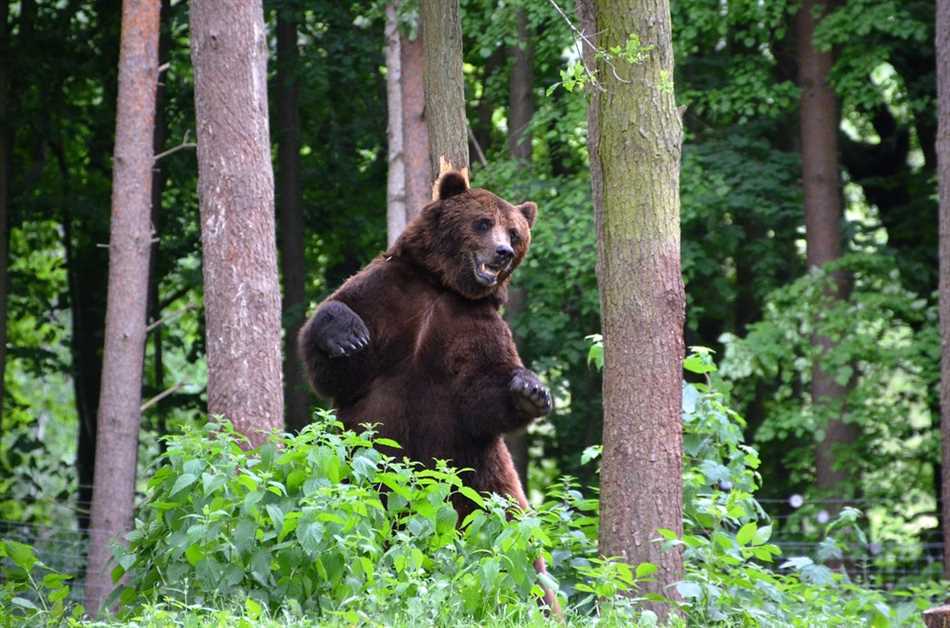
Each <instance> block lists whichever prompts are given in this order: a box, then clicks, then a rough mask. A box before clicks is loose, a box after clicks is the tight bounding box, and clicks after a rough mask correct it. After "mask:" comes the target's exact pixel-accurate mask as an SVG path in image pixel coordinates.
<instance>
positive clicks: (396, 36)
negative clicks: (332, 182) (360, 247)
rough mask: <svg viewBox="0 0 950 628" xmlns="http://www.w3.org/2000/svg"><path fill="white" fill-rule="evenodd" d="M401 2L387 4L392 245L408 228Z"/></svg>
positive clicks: (389, 228)
mask: <svg viewBox="0 0 950 628" xmlns="http://www.w3.org/2000/svg"><path fill="white" fill-rule="evenodd" d="M397 7H398V3H392V2H391V3H389V4H387V5H386V115H387V118H388V120H389V123H388V124H387V127H386V140H387V147H388V151H389V154H388V157H387V161H388V162H389V164H388V165H389V169H388V171H387V173H386V240H387V242H388V244H389V245H390V246H392V244H393V243H394V242H395V241H396V238H398V237H399V234H400V233H402V230H403V229H405V228H406V218H407V216H406V159H405V150H404V148H403V142H404V133H403V120H404V119H405V114H404V113H403V106H402V100H403V96H402V84H403V79H402V45H401V39H402V37H401V36H400V33H399V18H398V16H397V10H398V8H397Z"/></svg>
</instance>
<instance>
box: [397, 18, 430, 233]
mask: <svg viewBox="0 0 950 628" xmlns="http://www.w3.org/2000/svg"><path fill="white" fill-rule="evenodd" d="M399 51H400V57H401V61H400V69H401V74H402V115H403V122H402V132H403V145H402V148H403V155H404V167H405V170H406V223H408V222H409V221H411V220H412V219H413V218H414V217H415V216H416V214H418V213H419V212H420V211H422V208H423V207H425V206H426V205H427V204H428V203H429V202H430V201H431V200H432V180H431V179H430V178H429V177H431V176H432V175H431V173H432V166H431V164H430V159H429V128H428V126H427V124H426V118H425V106H426V97H425V79H424V77H425V51H424V49H423V45H422V35H421V33H420V34H417V35H416V38H415V39H409V38H408V37H406V36H404V35H400V41H399Z"/></svg>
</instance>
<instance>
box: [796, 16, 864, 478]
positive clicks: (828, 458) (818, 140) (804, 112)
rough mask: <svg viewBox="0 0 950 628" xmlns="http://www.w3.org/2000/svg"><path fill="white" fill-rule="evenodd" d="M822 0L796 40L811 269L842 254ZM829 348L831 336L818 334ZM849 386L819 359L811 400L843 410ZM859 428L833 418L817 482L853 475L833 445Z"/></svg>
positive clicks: (838, 289)
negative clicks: (820, 22) (817, 35)
mask: <svg viewBox="0 0 950 628" xmlns="http://www.w3.org/2000/svg"><path fill="white" fill-rule="evenodd" d="M827 6H828V5H827V3H826V2H825V1H824V0H803V2H802V4H801V7H800V9H799V11H798V15H797V17H796V22H795V23H796V30H797V39H798V63H799V65H798V71H799V85H800V87H801V106H800V114H799V115H800V123H801V155H802V178H803V182H804V188H805V190H804V191H805V237H806V248H807V254H806V257H807V263H808V267H809V268H819V267H821V266H823V265H825V264H827V263H828V262H832V261H834V260H836V259H838V258H839V257H841V185H840V181H839V178H838V121H839V118H838V103H837V99H836V98H835V94H834V90H832V88H831V86H830V85H829V84H828V73H829V71H830V70H831V66H832V64H833V63H834V59H833V57H832V53H831V52H822V51H819V50H817V49H816V48H815V46H814V44H813V42H812V36H813V34H814V31H815V25H816V20H815V13H814V12H815V11H816V10H821V11H824V10H825V9H826V8H827ZM834 280H835V290H834V294H833V295H832V296H833V297H835V298H843V297H845V296H846V294H847V290H848V281H847V277H846V276H845V274H844V273H843V272H838V273H835V276H834ZM815 342H817V343H818V344H819V345H820V346H821V347H822V348H823V349H824V350H825V351H827V350H828V349H830V348H831V346H832V344H831V341H830V339H828V338H824V337H819V338H816V339H815ZM847 392H848V390H847V386H842V385H841V384H838V383H837V382H836V381H835V380H834V378H833V377H832V376H831V375H830V374H829V373H826V372H825V371H824V370H822V368H821V366H820V364H816V365H815V367H814V369H813V371H812V385H811V394H812V403H814V404H815V405H823V406H825V407H828V408H830V409H832V411H835V412H839V411H838V410H837V408H836V407H837V406H840V405H841V404H843V402H844V399H845V397H846V396H847ZM857 435H858V434H857V428H856V427H855V426H854V425H852V424H848V423H845V422H844V421H841V420H837V419H831V420H829V421H828V425H827V428H826V431H825V438H824V439H823V440H822V441H821V442H820V443H818V445H817V448H816V453H815V471H816V484H817V487H818V488H819V489H823V490H826V491H827V490H831V489H833V488H834V487H836V486H838V485H839V484H840V483H842V482H845V481H847V480H849V473H848V472H847V471H846V470H845V469H841V468H836V467H835V464H834V461H835V450H836V449H837V448H838V447H840V446H841V445H844V444H847V443H851V442H854V441H855V440H856V438H857Z"/></svg>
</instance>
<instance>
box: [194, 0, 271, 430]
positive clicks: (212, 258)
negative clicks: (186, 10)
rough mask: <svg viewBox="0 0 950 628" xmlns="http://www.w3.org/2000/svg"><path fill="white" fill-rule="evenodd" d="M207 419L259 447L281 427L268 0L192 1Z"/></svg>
mask: <svg viewBox="0 0 950 628" xmlns="http://www.w3.org/2000/svg"><path fill="white" fill-rule="evenodd" d="M190 19H191V56H192V65H193V67H194V72H195V115H196V118H197V128H198V199H199V205H200V208H201V241H202V251H203V256H204V268H203V272H204V290H205V327H206V338H207V343H206V350H207V355H208V413H209V414H210V415H212V416H221V417H224V418H226V419H228V420H230V421H231V422H232V423H233V425H234V427H235V428H236V429H237V430H238V431H239V432H241V433H242V434H244V435H245V436H246V437H247V438H248V439H249V441H250V444H251V445H252V446H257V445H259V444H261V443H262V442H264V441H265V440H266V438H267V434H268V433H269V432H271V431H274V430H280V429H281V428H282V427H283V423H284V421H283V418H284V417H283V405H284V403H283V377H282V374H281V357H280V355H281V353H280V346H281V342H280V341H281V338H280V332H281V329H280V283H279V281H278V278H277V246H276V242H275V234H274V175H273V170H272V167H271V156H270V129H269V127H268V120H267V31H266V30H265V28H264V14H263V8H262V6H261V0H253V1H250V2H238V1H237V0H214V1H212V0H192V2H191V18H190Z"/></svg>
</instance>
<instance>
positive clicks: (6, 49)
mask: <svg viewBox="0 0 950 628" xmlns="http://www.w3.org/2000/svg"><path fill="white" fill-rule="evenodd" d="M9 13H10V3H9V2H4V3H3V6H0V59H2V61H0V435H2V434H3V402H4V398H5V396H6V395H5V391H6V385H5V375H6V372H7V285H8V278H7V242H8V239H9V236H8V234H7V229H8V218H7V213H8V210H9V207H8V203H9V199H10V148H11V147H12V146H13V128H12V126H11V125H10V124H9V122H8V121H9V117H8V116H9V101H10V75H9V68H10V67H11V64H10V61H11V60H12V57H11V50H10V32H9V26H8V25H7V20H8V19H9Z"/></svg>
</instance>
